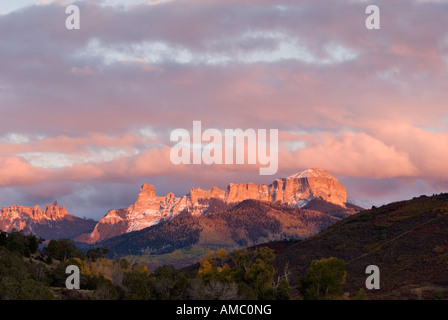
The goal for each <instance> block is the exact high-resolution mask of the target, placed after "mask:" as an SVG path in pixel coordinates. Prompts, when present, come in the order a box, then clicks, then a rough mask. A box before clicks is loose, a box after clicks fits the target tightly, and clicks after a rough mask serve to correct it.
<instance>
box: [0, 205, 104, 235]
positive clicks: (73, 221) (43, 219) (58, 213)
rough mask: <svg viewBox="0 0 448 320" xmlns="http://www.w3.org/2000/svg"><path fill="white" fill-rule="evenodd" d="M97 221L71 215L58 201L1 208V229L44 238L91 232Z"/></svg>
mask: <svg viewBox="0 0 448 320" xmlns="http://www.w3.org/2000/svg"><path fill="white" fill-rule="evenodd" d="M95 225H96V222H95V221H93V220H88V219H82V218H79V217H77V216H74V215H71V214H69V213H68V212H67V210H66V209H65V207H64V206H59V205H58V203H57V202H54V203H53V204H50V205H47V206H45V209H44V211H42V210H41V208H40V207H39V206H34V207H24V206H18V205H14V206H9V207H7V208H5V207H3V208H2V209H1V210H0V230H3V231H7V232H10V231H12V230H22V231H23V232H24V233H26V234H35V235H37V236H39V237H42V238H44V239H59V238H75V237H77V236H79V235H80V234H83V233H86V232H91V231H92V230H93V228H94V227H95Z"/></svg>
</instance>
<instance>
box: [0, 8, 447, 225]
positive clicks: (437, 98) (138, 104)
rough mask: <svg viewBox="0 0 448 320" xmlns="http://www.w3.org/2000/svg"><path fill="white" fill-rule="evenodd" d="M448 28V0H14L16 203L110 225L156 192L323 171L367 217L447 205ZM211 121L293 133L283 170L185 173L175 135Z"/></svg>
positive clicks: (9, 42) (11, 182) (3, 87)
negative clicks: (443, 199) (412, 205)
mask: <svg viewBox="0 0 448 320" xmlns="http://www.w3.org/2000/svg"><path fill="white" fill-rule="evenodd" d="M70 4H75V5H77V6H78V7H79V8H80V17H81V20H80V21H81V27H80V29H79V30H68V29H66V27H65V21H66V18H67V17H68V15H67V14H66V13H65V9H66V7H67V6H68V5H70ZM370 4H375V5H377V6H378V7H379V8H380V26H381V28H380V29H379V30H368V29H367V28H366V27H365V21H366V18H367V17H368V15H367V14H366V13H365V9H366V7H367V6H368V5H370ZM447 16H448V1H441V0H439V1H436V0H433V1H429V0H426V1H423V0H420V1H418V0H402V1H400V0H395V1H390V0H387V1H386V0H383V1H374V2H373V1H360V0H341V1H330V0H327V1H323V0H317V1H316V0H307V1H292V0H282V1H269V0H240V1H238V0H228V1H219V2H218V1H211V0H154V1H117V0H115V1H105V0H104V1H92V0H84V1H41V0H40V1H32V0H20V1H19V0H14V1H12V0H11V1H5V0H1V1H0V39H1V41H0V206H3V207H7V206H9V205H13V204H18V205H26V206H33V205H40V206H44V205H45V204H48V203H52V202H53V201H58V202H59V204H62V205H65V206H66V207H67V209H68V211H69V213H71V214H74V215H77V216H81V217H89V218H94V219H99V218H101V217H102V216H103V215H104V214H106V213H107V211H108V210H110V209H117V208H125V207H128V206H129V205H130V204H132V203H133V202H135V200H136V198H137V195H138V191H139V189H140V186H141V185H142V184H143V183H150V184H153V185H155V187H156V193H157V195H165V194H167V193H168V192H174V193H175V194H176V195H177V196H182V195H184V194H186V193H188V191H189V189H190V188H192V187H201V188H203V189H209V188H211V187H212V186H215V185H216V186H218V187H220V188H226V186H227V184H228V183H230V182H233V183H239V182H253V183H267V184H269V183H271V182H272V181H273V180H274V179H276V178H281V177H287V176H289V175H292V174H294V173H296V172H299V171H302V170H305V169H307V168H314V167H316V168H321V169H324V170H327V171H328V172H329V173H331V174H332V175H334V176H335V177H336V178H337V179H338V180H339V181H341V183H343V184H344V185H345V187H346V189H347V193H348V197H349V199H350V200H351V201H353V202H355V203H357V204H359V205H363V206H365V207H369V206H371V205H381V204H385V203H388V202H391V201H396V200H404V199H409V198H412V197H414V196H419V195H421V194H427V195H431V194H433V193H441V192H448V130H447V126H448V90H447V88H448V22H447ZM195 120H200V121H201V122H202V127H203V128H204V129H205V128H216V129H218V130H224V129H227V128H241V129H243V130H245V129H248V128H254V129H278V131H279V168H278V172H277V173H276V174H275V175H273V176H261V175H259V173H258V172H259V167H258V166H256V165H177V166H176V165H174V164H173V163H172V162H171V161H170V150H171V148H172V147H173V144H174V143H173V142H172V141H170V132H171V131H172V130H174V129H176V128H185V129H187V130H189V131H191V130H192V123H193V121H195Z"/></svg>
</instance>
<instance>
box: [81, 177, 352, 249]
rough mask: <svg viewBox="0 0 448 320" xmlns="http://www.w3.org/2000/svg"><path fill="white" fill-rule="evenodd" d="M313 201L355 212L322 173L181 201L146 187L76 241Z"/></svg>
mask: <svg viewBox="0 0 448 320" xmlns="http://www.w3.org/2000/svg"><path fill="white" fill-rule="evenodd" d="M313 199H320V200H323V201H325V202H328V203H330V204H333V205H335V206H337V207H338V208H342V209H343V210H345V209H347V210H345V211H347V212H352V213H353V211H351V209H350V208H347V207H346V205H347V192H346V189H345V187H344V186H343V185H342V184H341V183H340V182H339V181H338V180H337V179H336V178H335V177H333V176H332V175H330V174H329V173H328V172H326V171H325V170H321V169H308V170H305V171H303V172H300V173H297V174H294V175H291V176H289V177H288V178H280V179H276V180H274V181H273V182H272V183H271V184H270V185H263V184H253V183H240V184H233V183H231V184H229V185H228V186H227V189H226V190H221V189H219V188H218V187H213V188H212V189H210V190H203V189H201V188H196V189H195V188H192V189H190V192H189V193H188V194H186V195H184V196H182V197H176V196H175V195H174V194H173V193H168V194H167V195H166V196H157V195H156V191H155V187H154V186H153V185H150V184H144V185H143V186H142V187H141V189H140V193H139V195H138V198H137V201H136V202H135V203H134V204H132V205H130V206H129V207H128V208H125V209H114V210H110V211H109V212H108V213H107V214H106V215H105V216H104V217H102V218H101V219H100V221H99V222H98V224H97V225H96V226H95V229H94V230H93V232H91V233H90V234H84V235H81V236H79V237H77V238H76V240H77V241H79V242H86V243H90V244H92V243H97V242H101V241H104V240H106V239H109V238H112V237H115V236H119V235H121V234H125V233H129V232H132V231H138V230H142V229H144V228H148V227H151V226H153V225H156V224H158V223H160V222H161V221H166V220H170V219H172V218H174V217H176V216H177V215H179V214H180V213H188V214H190V215H192V216H202V215H206V214H208V213H211V212H212V211H217V208H216V206H217V204H219V209H221V210H222V209H230V208H231V207H232V206H234V205H236V204H238V203H241V202H242V201H244V200H258V201H263V202H269V203H279V204H283V205H286V206H290V207H296V208H303V207H305V206H306V205H307V204H308V203H309V202H310V201H312V200H313Z"/></svg>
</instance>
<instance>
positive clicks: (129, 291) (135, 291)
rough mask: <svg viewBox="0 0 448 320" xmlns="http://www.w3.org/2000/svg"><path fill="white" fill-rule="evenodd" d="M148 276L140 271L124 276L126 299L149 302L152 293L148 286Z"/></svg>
mask: <svg viewBox="0 0 448 320" xmlns="http://www.w3.org/2000/svg"><path fill="white" fill-rule="evenodd" d="M148 276H149V275H146V274H144V273H140V272H138V271H131V272H128V273H126V275H125V276H124V280H123V284H124V286H125V288H126V290H125V291H126V295H125V296H126V299H128V300H149V299H150V298H151V292H150V290H149V286H148V280H149V279H148Z"/></svg>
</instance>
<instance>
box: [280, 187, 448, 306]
mask: <svg viewBox="0 0 448 320" xmlns="http://www.w3.org/2000/svg"><path fill="white" fill-rule="evenodd" d="M277 254H278V256H277V258H276V261H275V264H276V265H277V267H278V270H282V267H283V266H284V265H285V264H286V263H288V264H289V266H290V270H291V271H292V272H291V280H292V284H293V285H296V284H297V281H298V279H299V277H301V276H303V275H304V274H305V271H306V269H307V268H308V267H309V265H310V263H311V261H312V260H314V259H320V258H327V257H331V256H334V257H338V258H342V259H344V260H345V261H346V262H347V263H348V264H347V282H346V289H347V290H348V291H349V292H350V293H351V294H355V293H356V292H357V291H358V289H359V288H361V287H364V283H365V279H366V277H367V275H366V274H365V268H366V267H367V266H368V265H370V264H374V265H377V266H378V267H379V268H380V271H381V289H380V290H379V291H375V292H369V293H371V294H372V295H373V296H374V297H376V298H381V297H388V295H390V294H391V293H393V295H394V296H396V297H398V296H400V295H406V294H407V293H409V292H410V289H409V288H413V287H414V286H415V285H417V286H422V285H425V284H428V286H434V285H435V286H437V287H438V288H440V287H448V194H442V195H437V196H432V197H424V196H423V197H420V198H414V199H413V200H409V201H402V202H397V203H392V204H389V205H386V206H382V207H380V208H374V209H372V210H366V211H363V212H360V213H358V214H356V215H354V216H351V217H349V218H346V219H344V220H342V221H340V222H338V223H336V224H335V225H334V226H332V227H330V228H328V229H327V230H325V231H323V232H321V233H319V234H318V235H315V236H313V237H310V238H309V239H306V240H304V241H302V242H300V243H297V244H292V245H290V246H288V247H287V248H282V249H281V250H280V251H278V252H277ZM406 288H407V289H406ZM402 289H403V290H402ZM389 297H390V296H389Z"/></svg>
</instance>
